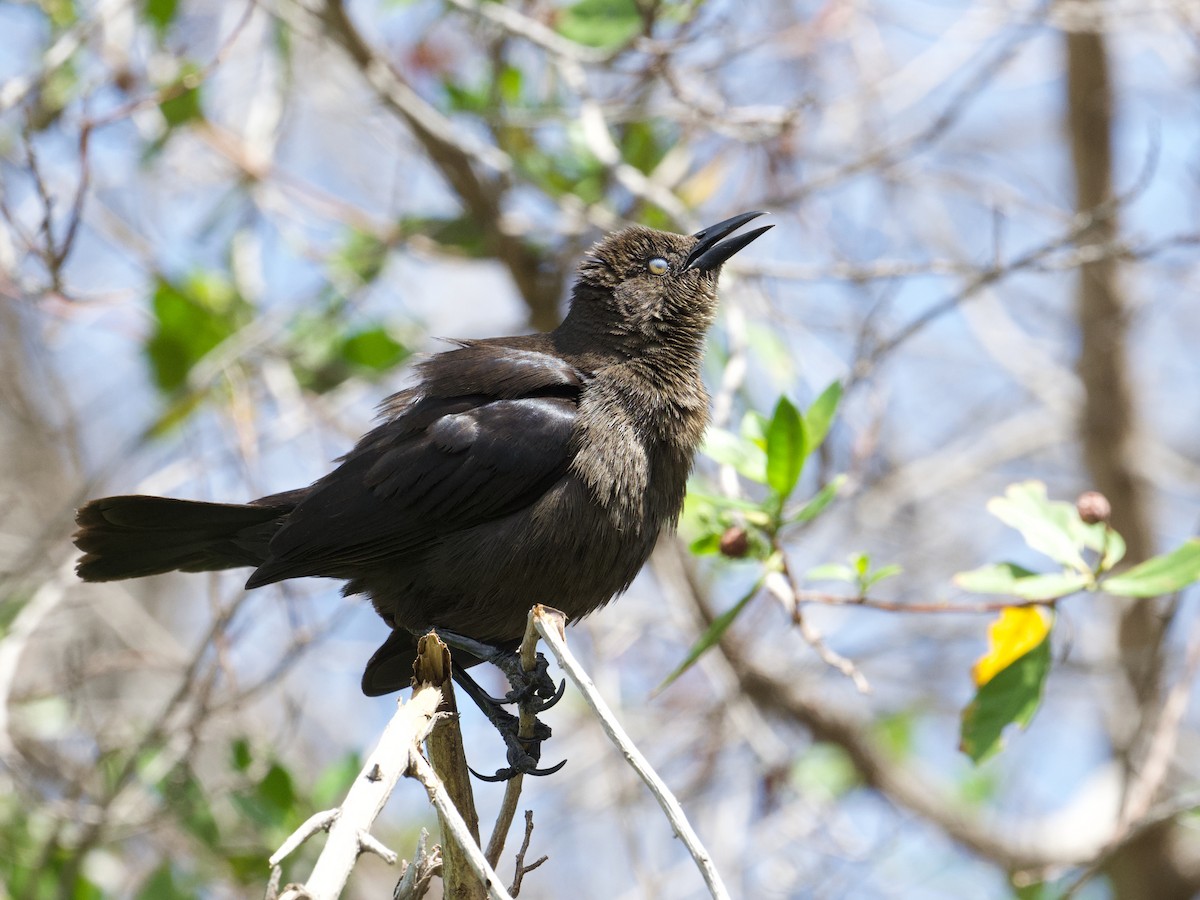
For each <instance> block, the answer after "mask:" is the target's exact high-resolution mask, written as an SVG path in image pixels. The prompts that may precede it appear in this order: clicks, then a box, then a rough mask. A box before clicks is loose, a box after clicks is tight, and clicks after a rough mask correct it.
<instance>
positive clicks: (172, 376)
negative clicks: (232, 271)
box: [145, 273, 250, 393]
mask: <svg viewBox="0 0 1200 900" xmlns="http://www.w3.org/2000/svg"><path fill="white" fill-rule="evenodd" d="M152 306H153V310H154V318H155V330H154V333H153V334H151V336H150V339H149V340H148V341H147V342H146V348H145V352H146V356H147V357H148V359H149V362H150V368H151V371H152V374H153V376H154V382H155V384H157V385H158V387H159V389H160V390H161V391H163V392H164V393H172V392H174V391H175V390H177V389H178V388H180V387H182V386H183V385H184V383H185V382H186V381H187V377H188V373H189V372H191V370H192V367H193V366H194V365H195V364H196V363H197V362H199V361H200V360H201V359H202V358H203V357H204V355H205V354H207V353H208V352H209V351H210V350H212V349H213V348H214V347H216V346H217V345H218V344H220V343H221V342H222V341H224V340H225V339H226V338H228V337H230V336H231V335H233V334H234V333H235V332H236V331H238V329H240V328H241V327H242V326H243V325H244V324H245V323H246V322H247V321H248V320H249V318H250V306H249V304H247V303H246V302H245V301H244V300H242V299H241V297H239V296H238V295H237V293H236V292H235V291H234V289H233V286H232V284H230V282H229V281H228V279H226V278H225V277H224V276H222V275H219V274H216V273H200V274H197V275H192V276H190V277H189V278H187V279H186V280H184V281H183V282H181V283H179V284H176V283H173V282H170V281H167V280H166V279H165V278H160V279H159V280H158V283H157V285H156V286H155V289H154V299H153V301H152Z"/></svg>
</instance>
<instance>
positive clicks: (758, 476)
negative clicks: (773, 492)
mask: <svg viewBox="0 0 1200 900" xmlns="http://www.w3.org/2000/svg"><path fill="white" fill-rule="evenodd" d="M702 452H703V453H704V455H705V456H708V457H710V458H711V459H714V460H716V461H717V462H718V463H720V464H721V465H725V466H733V468H734V469H735V470H736V471H737V473H738V474H739V475H741V476H743V477H744V478H748V479H750V480H751V481H757V482H759V483H760V484H761V483H765V482H766V480H767V454H766V453H764V452H763V450H762V448H761V447H759V446H757V445H756V444H755V443H754V442H753V441H749V440H746V439H745V438H741V437H738V436H737V435H735V434H733V433H732V432H730V431H726V430H725V429H724V428H710V429H708V433H707V434H706V435H705V436H704V446H703V448H702Z"/></svg>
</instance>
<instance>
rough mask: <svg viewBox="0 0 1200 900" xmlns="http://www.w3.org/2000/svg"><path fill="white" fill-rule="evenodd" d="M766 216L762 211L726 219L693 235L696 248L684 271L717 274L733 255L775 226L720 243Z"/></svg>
mask: <svg viewBox="0 0 1200 900" xmlns="http://www.w3.org/2000/svg"><path fill="white" fill-rule="evenodd" d="M765 215H766V213H765V212H761V211H759V212H748V213H742V214H741V215H740V216H734V217H733V218H732V219H726V220H725V221H724V222H718V223H717V224H716V225H709V226H708V227H707V228H702V229H700V230H699V231H697V232H696V233H695V234H694V235H692V237H694V238H695V239H696V246H695V247H693V248H692V252H691V253H689V254H688V258H687V261H686V262H685V263H684V266H683V271H685V272H687V271H690V270H691V269H699V270H700V271H701V272H715V271H716V270H717V269H719V268H721V264H722V263H724V262H725V261H726V260H727V259H729V257H731V256H733V254H735V253H737V252H738V251H739V250H741V249H742V248H743V247H745V246H746V245H747V244H749V243H750V242H751V241H755V240H757V239H758V238H760V237H762V235H764V234H766V233H767V232H768V231H770V230H771V229H772V228H774V227H775V226H774V225H764V226H763V227H762V228H755V229H754V230H753V231H748V232H746V233H745V234H740V235H738V236H737V237H735V238H730V239H729V240H727V241H725V243H720V240H721V238H723V237H725V236H726V235H729V234H732V233H733V232H735V231H737V230H738V229H739V228H741V227H742V226H743V225H745V224H746V223H747V222H749V221H750V220H751V219H757V218H758V217H759V216H765Z"/></svg>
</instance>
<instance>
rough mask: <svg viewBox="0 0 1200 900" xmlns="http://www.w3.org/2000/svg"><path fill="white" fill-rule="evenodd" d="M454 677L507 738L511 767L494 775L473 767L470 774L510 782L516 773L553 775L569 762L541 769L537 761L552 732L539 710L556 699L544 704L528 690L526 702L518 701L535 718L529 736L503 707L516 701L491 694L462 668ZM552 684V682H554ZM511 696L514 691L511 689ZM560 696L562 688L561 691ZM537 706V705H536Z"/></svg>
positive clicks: (506, 744) (505, 743) (518, 720)
mask: <svg viewBox="0 0 1200 900" xmlns="http://www.w3.org/2000/svg"><path fill="white" fill-rule="evenodd" d="M454 680H455V681H456V682H458V685H459V687H461V688H462V689H463V690H464V691H465V692H466V694H467V696H469V697H470V698H471V699H472V700H473V701H474V702H475V705H476V706H478V707H479V709H480V710H481V711H482V712H483V714H484V715H485V716H487V717H488V721H489V722H491V723H492V725H494V726H495V728H496V730H497V731H498V732H500V737H501V738H503V740H504V745H505V747H506V748H507V750H508V752H507V760H508V767H507V768H504V769H498V770H497V771H496V774H494V775H481V774H480V773H479V772H476V771H475V770H474V769H471V774H472V775H474V776H475V777H476V778H479V779H481V780H483V781H508V780H509V779H511V778H515V777H516V776H517V775H553V774H554V773H555V772H557V771H558V770H559V769H561V768H562V767H563V766H565V765H566V764H567V761H566V760H565V759H564V760H563V761H562V762H560V763H558V764H557V765H553V766H550V767H549V768H545V769H542V768H539V767H538V763H539V762H540V761H541V758H542V741H545V740H548V739H549V738H550V735H551V733H552V732H551V731H550V726H549V725H547V724H546V723H544V722H542V721H541V720H539V719H538V718H536V713H537V712H538V711H540V710H542V709H545V708H546V707H547V706H550V705H553V702H557V699H555V700H554V701H553V702H552V703H543V702H542V701H540V700H538V699H537V696H536V695H535V694H532V693H529V694H527V695H526V698H525V699H524V700H523V701H515V702H518V704H519V706H520V708H521V709H522V711H525V712H529V713H531V714H532V715H533V716H534V718H533V729H532V732H533V733H532V734H531V735H530V736H529V737H524V736H522V735H521V720H520V718H519V717H518V716H514V715H513V714H512V713H510V712H508V710H506V709H504V704H505V703H509V702H514V701H510V700H507V699H505V700H499V699H497V698H495V697H493V696H491V695H490V694H489V693H488V692H487V691H485V690H484V689H483V688H482V687H480V685H479V683H478V682H476V681H475V679H473V678H472V677H471V676H470V675H468V674H467V673H466V672H465V671H463V670H462V669H455V670H454ZM551 684H552V685H553V682H551ZM509 694H510V696H511V694H512V692H511V691H510V692H509ZM558 696H561V691H560V692H558ZM534 707H536V708H534Z"/></svg>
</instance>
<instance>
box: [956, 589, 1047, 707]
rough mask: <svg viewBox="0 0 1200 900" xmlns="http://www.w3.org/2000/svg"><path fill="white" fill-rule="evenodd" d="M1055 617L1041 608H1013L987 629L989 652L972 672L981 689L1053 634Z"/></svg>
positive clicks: (1004, 612)
mask: <svg viewBox="0 0 1200 900" xmlns="http://www.w3.org/2000/svg"><path fill="white" fill-rule="evenodd" d="M1053 623H1054V617H1053V614H1052V613H1051V612H1050V611H1049V610H1047V609H1045V608H1043V607H1041V606H1010V607H1008V608H1007V609H1005V610H1004V611H1003V612H1001V613H1000V617H999V618H998V619H996V621H995V622H993V623H992V624H991V625H990V626H988V652H987V653H985V654H984V655H983V656H981V657H980V658H979V661H978V662H976V663H975V666H974V667H973V668H972V669H971V677H972V678H974V679H975V684H976V685H977V686H978V687H983V686H984V685H985V684H987V683H988V682H989V681H991V680H992V679H993V678H994V677H995V676H996V674H997V673H998V672H1001V671H1003V670H1004V669H1007V668H1008V667H1009V666H1011V665H1012V664H1013V663H1014V662H1016V661H1017V660H1018V659H1020V658H1021V657H1022V656H1024V655H1025V654H1026V653H1028V652H1029V651H1030V650H1032V649H1033V648H1035V647H1036V646H1038V644H1040V643H1041V642H1042V641H1044V640H1045V639H1046V635H1047V634H1049V633H1050V626H1051V625H1052V624H1053Z"/></svg>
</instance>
